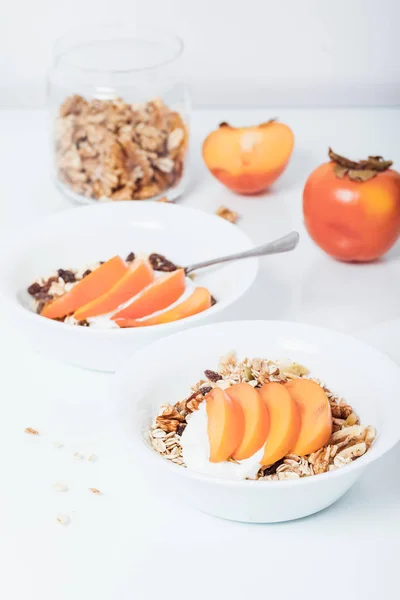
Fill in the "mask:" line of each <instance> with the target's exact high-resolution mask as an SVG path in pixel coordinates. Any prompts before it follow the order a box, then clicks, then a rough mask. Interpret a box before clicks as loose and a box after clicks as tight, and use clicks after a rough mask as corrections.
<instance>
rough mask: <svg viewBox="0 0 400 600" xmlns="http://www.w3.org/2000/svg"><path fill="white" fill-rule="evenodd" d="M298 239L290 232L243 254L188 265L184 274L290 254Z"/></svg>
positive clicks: (297, 235) (296, 235)
mask: <svg viewBox="0 0 400 600" xmlns="http://www.w3.org/2000/svg"><path fill="white" fill-rule="evenodd" d="M299 238H300V236H299V234H298V233H297V231H292V232H291V233H288V234H287V235H284V236H283V237H281V238H279V239H277V240H274V241H273V242H268V243H267V244H263V245H262V246H257V248H252V249H251V250H245V251H244V252H237V253H236V254H230V255H229V256H222V257H220V258H213V259H211V260H205V261H203V262H199V263H195V264H194V265H189V266H187V267H186V268H185V273H186V275H188V274H189V273H191V272H192V271H195V270H197V269H202V268H203V267H210V266H211V265H218V264H220V263H224V262H230V261H231V260H240V259H242V258H251V257H253V256H266V255H267V254H279V253H280V252H290V251H291V250H294V249H295V248H296V246H297V244H298V243H299Z"/></svg>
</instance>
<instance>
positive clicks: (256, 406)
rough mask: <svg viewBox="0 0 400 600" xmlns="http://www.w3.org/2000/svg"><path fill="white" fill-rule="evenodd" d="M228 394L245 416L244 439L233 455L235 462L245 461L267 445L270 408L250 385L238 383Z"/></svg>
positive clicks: (228, 390)
mask: <svg viewBox="0 0 400 600" xmlns="http://www.w3.org/2000/svg"><path fill="white" fill-rule="evenodd" d="M226 394H227V395H228V396H229V397H230V398H231V399H232V400H233V401H234V402H237V403H239V404H240V406H241V408H242V411H243V414H244V432H243V437H242V439H241V440H240V443H239V444H238V446H237V447H236V448H235V451H234V452H233V454H232V458H234V459H235V460H244V459H246V458H250V456H253V454H254V453H255V452H257V451H258V450H259V449H260V448H261V447H262V446H263V444H265V440H266V439H267V435H268V431H269V426H270V422H269V413H268V408H267V406H266V404H265V403H264V402H263V401H262V398H261V396H260V394H259V393H258V391H257V390H255V389H254V388H253V387H252V386H251V385H249V384H248V383H236V384H235V385H232V386H231V387H229V388H228V389H227V390H226Z"/></svg>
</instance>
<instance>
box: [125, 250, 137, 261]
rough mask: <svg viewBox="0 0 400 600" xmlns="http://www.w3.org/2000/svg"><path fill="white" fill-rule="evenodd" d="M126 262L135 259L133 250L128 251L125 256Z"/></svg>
mask: <svg viewBox="0 0 400 600" xmlns="http://www.w3.org/2000/svg"><path fill="white" fill-rule="evenodd" d="M125 260H126V262H132V261H133V260H135V253H134V252H129V254H128V256H127V257H126V259H125Z"/></svg>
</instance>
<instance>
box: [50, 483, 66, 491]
mask: <svg viewBox="0 0 400 600" xmlns="http://www.w3.org/2000/svg"><path fill="white" fill-rule="evenodd" d="M52 487H53V490H54V491H55V492H67V491H68V486H67V485H66V484H65V483H53V486H52Z"/></svg>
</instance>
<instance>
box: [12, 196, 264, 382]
mask: <svg viewBox="0 0 400 600" xmlns="http://www.w3.org/2000/svg"><path fill="white" fill-rule="evenodd" d="M0 247H1V252H0V301H1V309H2V311H3V314H4V315H6V317H7V321H8V322H9V323H10V324H11V326H12V327H13V330H14V331H15V332H20V333H22V334H23V335H24V337H25V339H26V340H27V341H29V342H30V344H31V345H32V346H33V348H34V349H36V350H39V351H40V352H43V353H45V354H47V355H51V356H53V357H57V358H61V359H62V360H65V361H67V362H70V363H72V364H75V365H79V366H82V367H87V368H90V369H97V370H104V371H113V370H115V369H116V368H117V366H118V365H119V364H120V363H121V362H122V361H123V360H125V359H126V358H128V357H129V356H130V355H131V354H132V353H133V352H134V351H135V350H137V349H139V348H141V347H143V346H144V345H146V344H148V343H149V342H151V341H154V340H156V339H158V338H160V337H162V336H165V335H167V334H169V333H172V332H175V331H179V330H182V329H185V328H186V327H190V326H192V325H193V324H194V323H197V322H207V321H212V320H213V319H214V318H215V316H216V315H217V314H218V313H219V312H221V311H223V310H224V309H225V308H226V307H227V306H229V305H230V304H232V303H233V302H234V301H235V300H237V299H238V298H239V297H240V296H242V295H243V294H244V292H245V291H246V290H247V289H248V288H249V287H250V286H251V284H252V283H253V281H254V279H255V277H256V274H257V268H258V261H257V259H254V258H253V259H248V260H245V261H238V262H235V263H229V264H226V265H220V266H217V267H214V268H209V269H204V270H202V271H199V272H198V275H197V277H196V280H195V284H196V285H202V286H205V287H207V288H208V289H209V290H210V292H211V294H212V295H213V296H214V297H215V298H216V299H217V304H216V305H215V306H213V307H211V308H210V309H208V310H207V311H204V312H202V313H199V314H197V315H194V316H192V317H188V318H186V319H182V320H180V321H175V322H173V323H167V324H164V325H155V326H152V327H142V328H134V329H111V330H102V329H95V328H88V327H77V326H72V325H67V324H65V323H61V322H57V321H52V320H50V319H46V318H44V317H41V316H39V315H37V314H35V313H34V312H33V311H32V310H30V308H29V304H30V302H31V300H30V297H29V295H28V293H27V291H26V289H27V287H28V286H29V284H30V283H32V282H33V281H34V280H35V279H36V278H37V277H40V276H46V275H48V274H49V273H51V272H52V271H54V270H57V269H58V268H64V269H68V268H80V267H83V266H84V265H86V264H90V263H93V262H97V261H99V260H106V259H108V258H111V257H112V256H114V255H115V254H120V255H121V256H122V257H125V256H127V255H128V254H129V253H130V252H135V253H148V254H150V253H153V252H155V253H159V254H163V255H165V256H166V257H167V258H169V259H170V260H171V261H173V262H174V263H176V264H178V265H182V266H186V265H189V264H191V263H194V262H198V261H202V260H207V259H210V258H215V257H218V256H223V255H225V254H230V253H233V252H238V251H241V250H247V249H249V248H252V247H253V244H252V242H251V240H250V239H249V238H248V237H247V235H246V234H245V233H243V232H242V231H241V230H240V229H239V228H238V227H236V226H234V225H232V224H230V223H228V222H227V221H224V220H223V219H221V218H220V217H217V216H215V215H210V214H207V213H204V212H202V211H199V210H195V209H192V208H185V207H182V206H179V205H174V204H164V203H157V202H132V203H121V202H117V203H115V204H100V205H97V206H90V207H82V208H74V209H70V210H67V211H65V212H61V213H57V214H55V215H52V216H50V217H47V218H44V219H42V220H40V221H38V222H37V223H33V224H32V225H29V226H27V227H22V228H20V229H18V230H15V231H12V232H11V233H10V234H9V235H8V236H6V237H5V238H3V239H2V241H1V244H0Z"/></svg>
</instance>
